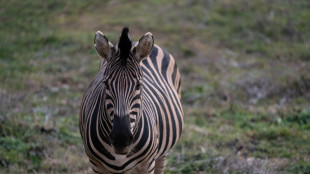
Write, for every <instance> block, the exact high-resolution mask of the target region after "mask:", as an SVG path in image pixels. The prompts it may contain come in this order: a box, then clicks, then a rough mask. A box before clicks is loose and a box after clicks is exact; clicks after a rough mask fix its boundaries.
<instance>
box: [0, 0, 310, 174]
mask: <svg viewBox="0 0 310 174" xmlns="http://www.w3.org/2000/svg"><path fill="white" fill-rule="evenodd" d="M124 26H128V27H129V29H130V31H131V36H132V38H133V40H138V39H139V38H140V37H141V36H142V35H143V34H144V33H146V32H152V33H153V35H154V39H155V43H156V44H158V45H160V46H162V47H164V48H166V49H167V50H168V51H169V52H170V53H171V54H172V55H173V56H174V57H175V59H176V61H177V64H178V66H179V68H180V70H181V74H182V84H183V87H182V103H183V107H184V112H185V118H184V119H185V124H186V125H185V130H184V132H183V135H182V137H181V139H180V141H179V142H178V144H177V145H176V146H175V148H174V149H173V150H171V151H170V153H169V155H168V162H167V167H166V173H170V174H172V173H194V174H196V173H310V145H309V144H310V73H309V71H310V1H308V0H298V1H295V0H251V1H248V0H217V1H215V0H166V1H163V0H150V1H142V0H133V1H129V0H112V1H104V0H89V1H84V0H67V1H62V0H46V1H35V0H33V1H32V0H25V1H18V0H1V1H0V173H91V172H92V170H91V168H90V165H89V162H88V159H87V157H86V154H85V153H84V149H83V145H82V141H81V137H80V134H79V129H78V120H79V119H78V114H79V106H80V102H81V97H82V95H83V93H84V91H85V90H86V88H87V86H88V84H89V83H90V81H91V80H92V78H93V77H94V76H95V74H96V73H97V72H98V68H99V63H100V58H99V56H98V55H97V53H96V52H95V49H94V47H93V37H94V34H95V33H96V31H98V30H100V31H102V32H103V33H104V34H106V35H107V37H108V38H109V40H110V41H111V42H113V43H115V42H116V41H117V40H118V37H119V34H120V32H121V30H122V28H123V27H124Z"/></svg>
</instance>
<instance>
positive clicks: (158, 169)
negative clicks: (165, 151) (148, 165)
mask: <svg viewBox="0 0 310 174" xmlns="http://www.w3.org/2000/svg"><path fill="white" fill-rule="evenodd" d="M165 167H166V155H164V156H162V157H161V158H159V159H157V160H156V161H155V172H154V174H163V173H164V170H165Z"/></svg>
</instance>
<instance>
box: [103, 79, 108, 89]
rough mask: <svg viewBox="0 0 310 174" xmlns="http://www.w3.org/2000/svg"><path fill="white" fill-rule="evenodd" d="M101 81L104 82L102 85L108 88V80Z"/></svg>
mask: <svg viewBox="0 0 310 174" xmlns="http://www.w3.org/2000/svg"><path fill="white" fill-rule="evenodd" d="M103 83H104V86H105V87H106V89H109V83H108V81H107V80H105V81H104V82H103Z"/></svg>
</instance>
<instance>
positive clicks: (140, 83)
mask: <svg viewBox="0 0 310 174" xmlns="http://www.w3.org/2000/svg"><path fill="white" fill-rule="evenodd" d="M142 85H143V81H142V80H139V81H138V83H137V86H136V90H139V89H140V88H141V86H142Z"/></svg>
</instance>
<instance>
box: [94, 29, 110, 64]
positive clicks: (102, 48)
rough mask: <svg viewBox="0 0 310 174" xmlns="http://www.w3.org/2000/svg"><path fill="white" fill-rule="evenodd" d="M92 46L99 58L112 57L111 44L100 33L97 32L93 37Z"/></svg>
mask: <svg viewBox="0 0 310 174" xmlns="http://www.w3.org/2000/svg"><path fill="white" fill-rule="evenodd" d="M94 46H95V48H96V50H97V53H98V54H99V56H100V57H102V58H103V59H108V58H110V57H112V54H113V52H114V47H113V44H111V42H109V40H108V39H107V38H106V37H105V36H104V35H103V34H102V33H101V32H100V31H97V33H96V35H95V38H94Z"/></svg>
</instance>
